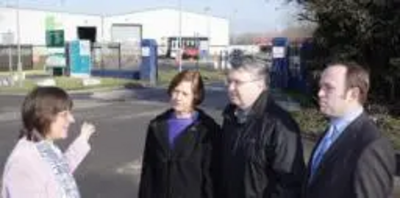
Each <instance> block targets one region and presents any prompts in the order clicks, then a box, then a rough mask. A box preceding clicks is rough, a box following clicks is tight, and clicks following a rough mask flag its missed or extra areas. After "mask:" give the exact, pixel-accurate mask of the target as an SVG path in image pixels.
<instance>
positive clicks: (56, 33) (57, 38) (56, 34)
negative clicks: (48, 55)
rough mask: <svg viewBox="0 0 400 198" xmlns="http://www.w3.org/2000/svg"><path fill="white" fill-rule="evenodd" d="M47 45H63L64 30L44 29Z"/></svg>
mask: <svg viewBox="0 0 400 198" xmlns="http://www.w3.org/2000/svg"><path fill="white" fill-rule="evenodd" d="M46 45H47V47H64V45H65V43H64V30H46Z"/></svg>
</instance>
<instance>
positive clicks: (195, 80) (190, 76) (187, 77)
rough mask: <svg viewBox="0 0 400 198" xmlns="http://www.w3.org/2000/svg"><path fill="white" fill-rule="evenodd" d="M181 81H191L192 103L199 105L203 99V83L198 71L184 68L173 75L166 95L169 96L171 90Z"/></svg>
mask: <svg viewBox="0 0 400 198" xmlns="http://www.w3.org/2000/svg"><path fill="white" fill-rule="evenodd" d="M183 81H187V82H192V85H193V86H192V91H193V94H194V100H193V105H194V106H197V105H200V104H201V103H202V102H203V100H204V84H203V79H202V77H201V75H200V72H198V71H190V70H185V71H182V72H180V73H178V74H177V75H175V76H174V78H173V79H172V80H171V82H170V84H169V87H168V95H169V96H171V94H172V91H173V90H174V89H175V88H176V87H177V86H178V85H179V84H180V83H181V82H183Z"/></svg>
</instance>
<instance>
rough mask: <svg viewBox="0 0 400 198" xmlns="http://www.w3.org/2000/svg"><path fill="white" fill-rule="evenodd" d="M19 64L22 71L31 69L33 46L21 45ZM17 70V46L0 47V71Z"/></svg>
mask: <svg viewBox="0 0 400 198" xmlns="http://www.w3.org/2000/svg"><path fill="white" fill-rule="evenodd" d="M21 63H22V66H23V68H22V69H23V70H32V69H33V46H32V45H21ZM16 70H18V47H17V45H0V71H16Z"/></svg>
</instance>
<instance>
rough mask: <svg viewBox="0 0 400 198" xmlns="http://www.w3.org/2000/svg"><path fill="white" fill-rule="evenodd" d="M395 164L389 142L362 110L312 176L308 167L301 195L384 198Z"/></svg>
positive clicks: (390, 191)
mask: <svg viewBox="0 0 400 198" xmlns="http://www.w3.org/2000/svg"><path fill="white" fill-rule="evenodd" d="M322 137H323V136H322ZM322 137H321V139H322ZM320 141H321V140H319V141H318V143H317V144H316V147H317V146H318V144H319V142H320ZM316 147H315V148H316ZM315 148H314V151H313V153H312V155H311V156H313V154H314V152H315ZM311 159H312V157H310V162H309V164H310V165H309V167H311V161H312V160H311ZM395 166H396V162H395V154H394V151H393V148H392V146H391V144H390V142H389V141H388V140H387V139H385V138H384V137H383V136H382V135H381V134H380V133H379V130H378V128H377V127H376V125H375V124H374V123H373V122H372V120H370V119H369V118H368V116H367V114H365V113H364V114H362V115H360V116H359V117H358V118H357V119H356V120H354V121H353V122H352V123H350V125H349V126H348V127H346V129H345V130H344V131H343V133H342V134H341V135H340V136H339V137H338V139H337V140H336V141H335V142H334V143H333V144H332V145H331V147H330V148H329V149H328V151H327V152H326V153H325V154H324V157H323V158H322V160H321V162H320V164H319V165H318V169H317V170H316V172H315V173H314V175H313V177H312V178H309V177H310V171H311V168H308V172H307V173H308V174H307V180H306V182H305V183H304V190H305V191H304V193H305V194H304V197H305V198H320V197H324V198H337V197H345V198H388V197H390V195H391V193H392V190H393V178H394V173H395Z"/></svg>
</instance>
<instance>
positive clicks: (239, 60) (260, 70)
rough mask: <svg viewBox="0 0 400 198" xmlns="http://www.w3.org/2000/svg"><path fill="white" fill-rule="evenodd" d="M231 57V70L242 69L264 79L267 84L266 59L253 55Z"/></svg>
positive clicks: (267, 66) (267, 65)
mask: <svg viewBox="0 0 400 198" xmlns="http://www.w3.org/2000/svg"><path fill="white" fill-rule="evenodd" d="M233 59H234V60H232V59H231V66H232V67H231V69H230V70H231V71H237V70H242V71H246V72H248V73H250V74H252V75H254V77H255V78H257V79H264V81H265V85H266V86H267V87H268V86H269V80H270V79H269V70H268V68H269V66H270V63H268V62H267V61H265V60H263V59H261V58H258V57H255V56H241V57H235V58H233Z"/></svg>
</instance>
